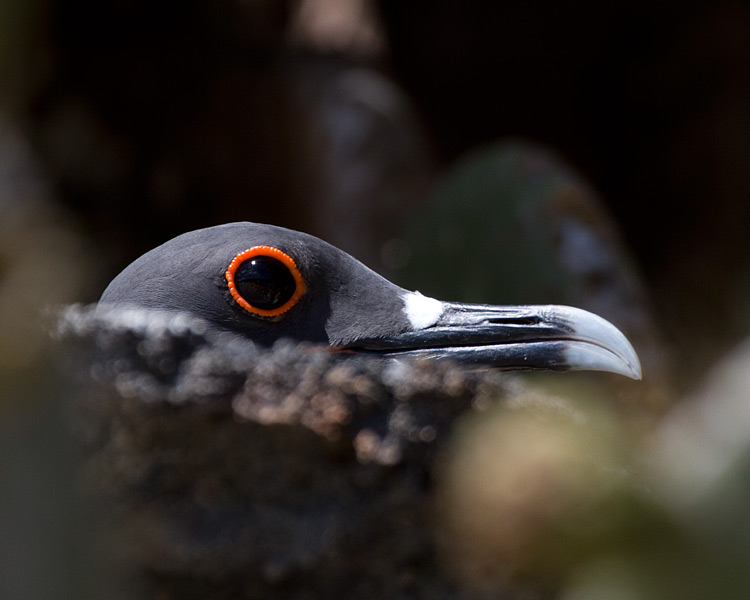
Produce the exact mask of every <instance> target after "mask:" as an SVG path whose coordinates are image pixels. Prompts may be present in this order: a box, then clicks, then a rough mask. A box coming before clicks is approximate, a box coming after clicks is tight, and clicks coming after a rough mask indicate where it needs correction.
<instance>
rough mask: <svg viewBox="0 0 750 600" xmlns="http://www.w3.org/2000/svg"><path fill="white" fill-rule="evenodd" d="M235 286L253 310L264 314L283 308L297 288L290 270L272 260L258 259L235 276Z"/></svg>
mask: <svg viewBox="0 0 750 600" xmlns="http://www.w3.org/2000/svg"><path fill="white" fill-rule="evenodd" d="M234 284H235V286H236V288H237V291H238V292H239V294H240V296H242V297H243V298H244V299H245V300H246V301H247V303H248V304H250V306H254V307H255V308H260V309H261V310H273V309H274V308H279V307H280V306H283V305H284V304H286V302H287V301H288V300H289V298H291V297H292V294H294V290H295V289H296V288H297V283H296V282H295V281H294V277H292V274H291V273H290V272H289V269H288V268H287V267H286V266H285V265H284V264H283V263H282V262H281V261H279V260H276V259H275V258H271V257H270V256H255V257H253V258H251V259H249V260H246V261H245V262H243V263H242V264H241V265H240V266H239V268H238V269H237V271H236V272H235V274H234Z"/></svg>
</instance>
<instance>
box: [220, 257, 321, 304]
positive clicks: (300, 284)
mask: <svg viewBox="0 0 750 600" xmlns="http://www.w3.org/2000/svg"><path fill="white" fill-rule="evenodd" d="M254 256H268V257H270V258H275V259H276V260H278V261H279V262H281V263H282V264H283V265H284V266H285V267H286V268H287V269H289V272H290V273H291V274H292V277H293V278H294V282H295V283H296V284H297V287H296V289H295V290H294V293H293V294H292V297H291V298H289V300H287V301H286V302H285V303H284V304H282V305H281V306H279V307H278V308H274V309H271V310H266V309H262V308H257V307H255V306H253V305H252V304H250V303H249V302H248V301H247V300H245V299H244V298H243V297H242V296H240V293H239V292H238V291H237V285H236V284H235V281H234V275H235V273H236V272H237V269H238V268H239V267H240V265H241V264H242V263H244V262H245V261H246V260H248V259H250V258H252V257H254ZM226 278H227V285H228V286H229V293H230V294H232V298H234V301H235V302H237V304H239V305H240V306H241V307H242V308H244V309H245V310H246V311H247V312H250V313H253V314H254V315H259V316H261V317H277V316H279V315H282V314H284V313H285V312H286V311H288V310H289V309H290V308H292V307H293V306H294V305H295V304H297V302H298V301H299V299H300V298H301V297H302V295H303V294H304V293H305V292H306V291H307V288H306V287H305V280H304V279H303V278H302V274H301V273H300V272H299V269H298V268H297V263H295V262H294V259H293V258H292V257H291V256H289V255H288V254H286V253H284V252H282V251H281V250H279V249H278V248H273V247H272V246H253V247H252V248H248V249H247V250H244V251H242V252H240V253H239V254H238V255H237V256H235V257H234V258H233V259H232V262H231V263H229V267H227V272H226Z"/></svg>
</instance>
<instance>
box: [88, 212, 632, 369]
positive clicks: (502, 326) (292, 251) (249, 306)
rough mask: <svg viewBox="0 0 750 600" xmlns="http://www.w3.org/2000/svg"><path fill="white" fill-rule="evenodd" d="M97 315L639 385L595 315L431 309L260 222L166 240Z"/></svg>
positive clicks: (345, 260)
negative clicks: (160, 317)
mask: <svg viewBox="0 0 750 600" xmlns="http://www.w3.org/2000/svg"><path fill="white" fill-rule="evenodd" d="M466 260H481V257H471V256H469V257H467V258H466ZM445 275H446V276H447V277H451V276H454V277H460V273H450V272H449V273H446V274H445ZM98 306H101V307H112V306H116V307H125V306H127V307H133V308H143V309H152V310H161V311H168V312H183V313H189V314H190V315H192V316H194V317H198V318H200V319H202V320H204V321H205V322H206V323H207V325H208V327H209V328H210V329H211V330H212V331H213V332H214V333H216V334H217V335H219V336H229V337H231V338H232V339H234V340H235V341H237V340H241V341H243V342H244V343H249V344H259V345H261V346H270V345H272V344H273V343H274V342H276V341H277V340H280V339H285V338H288V339H291V340H294V341H297V342H307V343H310V344H312V345H313V346H321V347H328V348H329V349H330V350H332V351H334V352H340V353H343V354H366V355H370V356H380V357H383V358H394V359H451V360H454V361H456V362H458V363H461V364H465V365H467V366H469V367H472V368H474V367H476V368H481V367H484V368H495V369H498V370H540V369H544V370H594V371H606V372H611V373H616V374H619V375H624V376H626V377H629V378H631V379H640V378H641V366H640V362H639V360H638V356H637V355H636V352H635V350H634V349H633V347H632V346H631V344H630V343H629V342H628V340H627V338H626V337H625V336H624V335H623V334H622V333H621V332H620V331H619V330H618V329H617V327H615V326H614V325H613V324H611V323H610V322H609V321H607V320H605V319H603V318H601V317H599V316H597V315H595V314H593V313H591V312H588V311H585V310H582V309H578V308H573V307H570V306H561V305H513V306H495V305H489V304H467V303H461V302H448V301H442V300H438V299H435V298H431V297H429V296H426V295H423V294H422V293H420V292H418V291H410V290H406V289H404V288H402V287H400V286H397V285H396V284H394V283H392V282H390V281H389V280H387V279H385V278H384V277H382V276H380V275H379V274H377V273H376V272H374V271H373V270H371V269H369V268H368V267H367V266H365V265H364V264H363V263H361V262H360V261H358V260H357V259H355V258H354V257H353V256H351V255H349V254H348V253H346V252H344V251H343V250H340V249H338V248H336V247H335V246H333V245H331V244H328V243H327V242H325V241H323V240H321V239H319V238H317V237H314V236H312V235H309V234H306V233H302V232H299V231H294V230H291V229H287V228H284V227H279V226H274V225H266V224H260V223H250V222H237V223H228V224H224V225H218V226H213V227H207V228H204V229H198V230H195V231H191V232H188V233H184V234H182V235H179V236H177V237H175V238H173V239H171V240H169V241H167V242H166V243H164V244H162V245H161V246H158V247H157V248H154V249H153V250H150V251H149V252H146V253H145V254H143V255H142V256H141V257H139V258H138V259H136V260H135V261H134V262H133V263H131V264H130V265H129V266H127V267H126V268H125V269H124V270H123V271H122V272H121V273H120V274H119V275H117V276H116V277H115V278H114V279H113V280H112V281H111V283H110V284H109V285H108V286H107V288H106V289H105V290H104V292H103V294H102V296H101V298H100V300H99V303H98Z"/></svg>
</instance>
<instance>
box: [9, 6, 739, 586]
mask: <svg viewBox="0 0 750 600" xmlns="http://www.w3.org/2000/svg"><path fill="white" fill-rule="evenodd" d="M748 32H750V3H748V2H745V1H741V0H724V1H714V2H692V3H687V4H686V3H684V2H675V1H669V2H662V3H656V4H654V3H652V2H648V3H647V2H637V1H635V2H634V1H631V2H610V3H606V4H602V3H600V2H597V3H594V2H579V3H576V4H575V5H564V4H561V3H557V2H548V1H532V2H524V3H503V2H463V3H462V2H456V1H455V0H452V1H451V0H432V1H429V2H428V1H425V0H422V1H419V0H414V1H411V2H402V1H399V0H381V1H380V2H375V1H372V2H368V1H366V0H357V1H353V0H352V1H347V0H338V1H337V0H300V1H297V2H292V1H284V0H223V1H220V2H208V1H206V0H184V1H181V2H160V3H153V2H145V1H132V0H131V1H128V2H124V1H120V0H116V1H112V2H104V3H102V2H94V1H90V0H68V1H66V2H62V1H57V0H0V221H2V223H0V237H1V239H0V244H2V249H1V250H0V293H1V294H2V297H0V303H1V304H0V305H1V306H2V309H3V310H2V315H1V316H0V319H2V323H3V326H4V331H5V332H8V334H7V335H6V333H4V334H3V338H4V340H3V342H2V344H3V347H2V353H1V354H0V361H1V362H2V365H0V366H1V367H2V369H1V371H0V372H1V374H2V377H3V384H2V390H3V396H4V398H3V399H2V402H1V403H0V409H2V412H1V413H0V425H2V428H3V430H7V431H8V432H12V435H10V434H9V436H10V437H9V438H8V439H10V440H11V441H10V442H8V444H6V443H5V442H3V445H4V446H6V445H7V446H8V448H11V447H12V448H16V450H15V451H18V452H21V451H22V450H20V449H21V448H23V447H24V446H23V445H22V442H21V441H20V438H23V435H22V434H19V433H18V432H19V431H23V429H22V428H21V429H19V427H26V426H27V425H23V426H20V425H19V422H24V423H25V421H23V419H25V418H26V416H28V414H31V413H30V412H29V411H31V412H33V407H34V406H36V404H35V402H38V401H39V400H38V399H39V398H40V397H46V396H45V394H46V392H45V391H43V390H40V389H38V388H39V387H42V388H44V387H45V386H44V385H42V384H35V385H36V387H34V389H31V388H30V387H29V386H27V385H25V382H27V381H28V380H29V379H30V378H33V379H34V380H38V379H40V378H39V377H38V374H39V372H40V370H42V371H44V372H45V373H49V372H50V370H49V367H48V362H47V360H48V359H47V358H46V355H45V354H44V346H45V343H44V340H45V339H46V338H45V334H44V333H43V327H40V326H39V319H38V317H37V315H38V311H39V310H40V309H42V308H43V307H44V306H46V305H48V304H59V303H65V302H72V301H81V302H94V301H96V300H97V298H98V296H99V294H100V293H101V291H102V290H103V288H104V286H106V283H107V282H108V281H109V279H111V277H112V276H114V274H116V273H117V271H118V270H119V269H120V268H122V267H124V266H125V265H126V264H128V263H129V262H130V261H131V260H133V259H135V258H136V257H137V256H138V255H140V254H141V253H143V252H145V251H146V250H148V249H150V248H152V247H154V246H155V245H157V244H159V243H161V242H163V241H166V240H167V239H169V238H171V237H173V236H175V235H177V234H179V233H182V232H184V231H187V230H190V229H195V228H198V227H204V226H209V225H214V224H218V223H222V222H228V221H235V220H250V221H258V222H268V223H273V224H277V225H283V226H288V227H292V228H297V229H302V230H305V231H308V232H310V233H312V234H315V235H319V236H321V237H324V238H325V239H327V240H328V241H330V242H332V243H334V244H336V245H339V246H341V247H343V248H344V249H346V250H348V251H350V252H352V253H353V254H355V255H356V256H357V257H358V258H360V259H362V260H363V261H364V262H366V263H367V264H369V265H370V266H372V267H373V268H375V269H376V270H379V271H381V272H384V273H385V274H386V275H388V276H391V277H394V278H396V279H397V280H398V281H399V283H402V284H403V285H405V286H408V287H413V286H414V285H416V284H415V283H414V282H415V281H416V280H415V279H413V278H412V277H411V276H410V275H409V273H410V272H413V271H414V269H416V270H418V271H419V270H422V269H420V265H419V264H416V265H414V264H413V262H414V260H416V259H415V258H414V257H418V255H419V252H417V251H415V248H414V243H415V242H414V241H413V240H412V239H411V238H410V237H409V236H410V233H409V232H411V231H414V230H415V228H416V229H418V226H419V223H420V222H423V221H424V215H426V214H432V213H433V212H434V211H436V210H437V208H436V207H443V206H445V204H440V203H438V202H437V201H436V200H435V198H436V190H440V189H441V186H444V184H445V181H446V180H447V179H450V172H451V169H453V167H454V165H456V164H457V162H458V163H460V162H461V161H462V160H465V157H466V156H477V154H476V153H477V152H479V153H480V154H481V153H482V151H483V150H482V149H484V148H489V147H491V146H492V145H493V144H497V143H501V144H505V145H504V146H503V148H504V152H510V153H511V154H512V155H513V156H517V155H520V156H521V157H522V160H521V162H522V163H523V164H525V165H528V164H532V165H534V164H536V162H535V161H537V159H538V160H539V161H542V162H545V161H546V162H545V164H547V163H549V164H552V165H553V166H552V167H549V169H551V170H552V171H554V172H558V171H559V170H561V169H562V170H564V171H565V172H566V173H568V172H573V173H574V175H573V176H572V177H573V178H574V179H575V180H576V181H577V182H578V183H580V185H582V186H584V187H585V189H586V190H590V191H591V192H590V193H591V194H593V196H594V197H595V199H596V203H597V204H598V206H599V208H598V209H597V210H602V211H603V212H604V213H605V214H606V215H608V216H607V219H608V221H607V225H606V227H607V228H613V229H614V230H619V234H618V241H617V244H620V245H621V247H622V248H623V249H624V250H623V252H624V254H625V255H626V256H627V258H626V261H627V262H628V265H629V266H628V269H630V272H631V273H633V274H634V275H633V277H634V278H635V279H637V280H639V282H640V283H639V284H638V285H639V286H640V287H639V289H641V290H642V291H643V292H644V293H643V294H642V297H641V296H639V298H640V300H639V301H643V302H645V303H646V304H647V305H648V312H649V315H650V316H649V320H648V323H649V324H650V325H649V326H650V327H653V328H658V330H659V332H658V334H659V340H660V344H662V346H660V347H662V348H663V349H664V352H665V354H666V355H667V357H668V361H667V362H669V364H670V365H671V366H670V367H667V368H671V369H672V374H671V376H673V377H674V380H675V386H676V388H677V389H678V390H679V391H685V390H689V389H691V387H692V386H693V385H694V384H695V383H696V382H697V381H698V380H699V379H700V377H701V375H702V374H703V373H704V372H705V371H706V370H707V369H708V368H709V367H710V366H711V365H712V364H713V363H714V362H715V361H716V360H717V359H718V358H719V357H720V356H722V355H723V354H724V353H726V352H727V351H728V350H729V349H730V348H732V347H733V345H734V344H736V343H737V342H739V341H740V340H741V339H743V338H744V337H745V336H746V335H747V333H748V330H749V329H750V300H749V298H750V260H749V259H750V227H749V225H750V196H749V194H748V190H750V168H748V165H750V64H749V63H750V35H748ZM472 153H474V154H472ZM513 153H520V154H513ZM550 156H552V158H550ZM469 160H471V159H469ZM514 164H515V163H514ZM534 173H536V171H534ZM531 181H532V182H533V181H536V180H534V177H531ZM527 183H528V182H527ZM503 185H505V183H501V184H498V185H497V187H493V188H492V190H491V192H492V193H490V194H489V197H490V198H494V197H502V196H503V191H504V189H505V188H504V187H503ZM495 190H497V194H495V193H494V191H495ZM484 191H486V190H484V188H483V193H484ZM522 192H523V191H522ZM461 193H462V194H464V196H467V197H474V196H475V194H474V193H473V189H472V188H471V184H469V187H468V189H464V190H462V192H461ZM514 193H515V192H514ZM586 193H587V194H588V193H589V192H586ZM485 195H487V194H485ZM437 197H440V198H442V197H444V195H442V196H441V195H440V194H438V196H437ZM458 197H461V194H458ZM519 198H520V200H519V201H520V202H521V203H523V202H525V200H524V198H525V196H524V193H521V194H520V195H519ZM491 201H492V200H490V202H491ZM447 202H448V204H447V205H448V206H451V205H450V200H449V201H447ZM440 210H443V209H442V208H441V209H440ZM478 210H480V211H481V212H480V215H484V214H487V220H488V221H489V222H491V223H499V224H502V223H503V222H504V213H503V210H505V209H502V208H497V209H493V208H492V207H489V208H481V207H480V208H479V209H478ZM493 210H495V212H492V211H493ZM446 211H447V212H446ZM485 211H487V212H485ZM458 212H460V211H457V214H458ZM438 216H442V218H445V219H448V220H451V219H453V216H452V214H451V213H450V209H445V211H444V212H443V213H441V215H438ZM539 219H540V220H543V215H540V216H539ZM594 226H596V225H594ZM499 231H500V230H498V232H499ZM465 232H466V233H465V235H466V236H467V237H468V238H471V237H472V236H475V237H477V230H473V229H472V226H471V224H470V223H467V225H466V227H465ZM498 235H499V236H500V235H504V234H501V233H498ZM482 236H483V237H486V234H485V232H483V233H482ZM415 239H420V238H418V237H417V238H415ZM476 244H477V246H476V248H473V247H468V248H466V247H460V246H456V248H457V250H456V251H455V252H456V253H459V257H460V259H461V261H462V263H463V264H464V266H465V272H464V269H454V268H451V269H448V270H447V272H443V273H441V275H442V278H444V279H456V280H460V279H461V278H462V277H470V273H471V270H472V265H473V264H474V263H475V262H476V263H481V262H482V260H483V252H484V250H479V251H476V250H477V249H478V248H482V245H481V244H482V241H481V240H479V239H477V240H476ZM519 255H522V253H521V254H519ZM410 261H411V262H412V264H411V265H410V264H409V263H410ZM410 268H411V271H410ZM521 268H522V267H521ZM459 271H461V272H459ZM417 279H418V278H417ZM438 284H439V282H438V281H436V282H435V286H436V287H438ZM419 287H420V289H421V290H422V291H423V292H425V293H428V294H429V293H434V294H435V295H438V293H437V292H434V291H431V287H430V283H429V282H427V283H424V282H423V281H419ZM457 290H458V291H457V292H456V293H457V294H458V295H459V296H460V295H461V294H462V292H461V291H460V290H461V288H460V286H459V287H458V288H457ZM480 295H481V294H480ZM449 299H452V300H484V301H487V302H496V303H500V302H504V301H507V300H509V299H510V300H512V301H528V302H537V301H549V302H552V301H558V299H557V298H554V297H550V298H542V299H538V298H534V297H528V298H526V297H525V296H524V292H523V287H522V286H521V288H520V289H514V290H513V292H512V293H510V292H508V293H507V295H503V293H498V295H490V296H489V297H484V298H476V297H465V298H464V297H455V298H449ZM563 299H564V298H563ZM50 377H51V375H50ZM41 379H44V378H41ZM45 389H46V388H45ZM29 407H31V408H29ZM19 415H22V416H21V417H19ZM19 419H20V420H21V421H19ZM38 425H39V423H37V424H36V425H34V427H37V426H38ZM47 426H48V423H47V421H46V420H45V421H44V422H43V424H42V425H41V428H42V429H41V430H39V429H35V430H34V431H36V432H37V433H38V432H39V431H45V429H44V427H47ZM29 427H31V426H29ZM30 435H31V434H30ZM13 440H16V441H13ZM16 442H17V443H18V444H21V445H19V446H18V447H16V446H15V445H13V444H16ZM2 454H3V458H2V460H3V461H4V462H3V469H4V470H3V473H4V474H3V480H4V481H5V482H8V481H10V482H11V483H8V486H10V487H12V486H14V485H15V486H20V487H21V488H26V489H28V487H29V486H28V485H27V484H28V481H27V480H26V479H24V478H25V477H33V476H34V475H33V473H32V471H33V470H34V469H33V467H25V468H20V467H19V468H18V469H17V471H14V470H13V469H15V468H16V467H17V466H18V465H17V464H16V463H14V462H13V460H12V452H11V451H10V450H7V451H3V453H2ZM48 459H50V460H52V459H51V458H50V456H47V457H46V458H44V459H42V458H39V459H38V460H40V461H41V460H48ZM54 460H57V461H62V463H60V464H62V465H63V467H61V470H60V473H61V475H60V477H65V476H66V475H65V474H66V473H68V471H66V468H67V467H66V466H65V465H69V463H68V462H66V461H67V460H68V459H67V458H66V457H65V455H64V453H63V455H59V454H58V453H55V456H54ZM55 464H57V463H55ZM14 473H15V474H14ZM37 477H40V476H37ZM38 481H42V479H39V480H38ZM44 481H46V480H44ZM3 485H5V483H4V484H3ZM45 485H47V484H45ZM49 485H50V487H49V489H50V490H54V489H56V488H55V486H54V485H52V484H49ZM10 487H9V489H10ZM45 493H46V492H45ZM19 498H21V499H20V500H18V503H19V505H23V504H25V503H26V500H25V498H26V496H24V495H23V494H22V495H21V496H19ZM6 500H7V501H8V502H11V500H12V499H9V497H6ZM28 510H29V514H31V513H32V512H33V509H28ZM29 519H30V520H33V517H31V516H30V517H29ZM3 523H4V522H3V521H2V520H0V525H3ZM6 525H7V523H6ZM0 535H2V534H0ZM29 552H31V553H33V551H32V550H29ZM50 580H51V581H52V580H54V576H52V577H51V578H50ZM19 585H20V584H19ZM42 587H43V586H42ZM40 597H42V596H40Z"/></svg>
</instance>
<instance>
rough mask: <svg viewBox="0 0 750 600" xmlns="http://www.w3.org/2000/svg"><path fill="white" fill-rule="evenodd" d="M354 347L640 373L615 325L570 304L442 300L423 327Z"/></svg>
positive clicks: (487, 362)
mask: <svg viewBox="0 0 750 600" xmlns="http://www.w3.org/2000/svg"><path fill="white" fill-rule="evenodd" d="M350 349H351V350H358V351H367V352H377V353H378V354H381V355H384V356H392V357H415V358H421V357H424V358H448V359H453V360H455V361H458V362H462V363H469V364H471V365H476V366H489V367H495V368H499V369H507V370H511V369H512V370H519V369H520V370H523V369H550V370H557V371H608V372H611V373H618V374H620V375H624V376H626V377H630V378H632V379H640V378H641V365H640V362H639V360H638V356H637V355H636V353H635V350H634V349H633V347H632V346H631V345H630V342H628V340H627V338H626V337H625V336H624V335H623V334H622V333H621V332H620V330H619V329H617V327H615V326H614V325H612V324H611V323H610V322H609V321H606V320H605V319H602V318H601V317H599V316H597V315H595V314H593V313H590V312H588V311H585V310H581V309H578V308H572V307H569V306H554V305H546V306H490V305H478V304H458V303H449V302H444V303H443V312H442V313H441V315H440V317H439V318H438V319H437V321H436V322H435V323H434V324H432V325H431V326H429V327H426V328H424V329H419V330H414V331H406V332H404V333H399V334H395V335H391V336H386V337H382V338H373V339H366V340H358V341H357V342H356V343H355V344H352V347H351V348H350Z"/></svg>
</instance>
